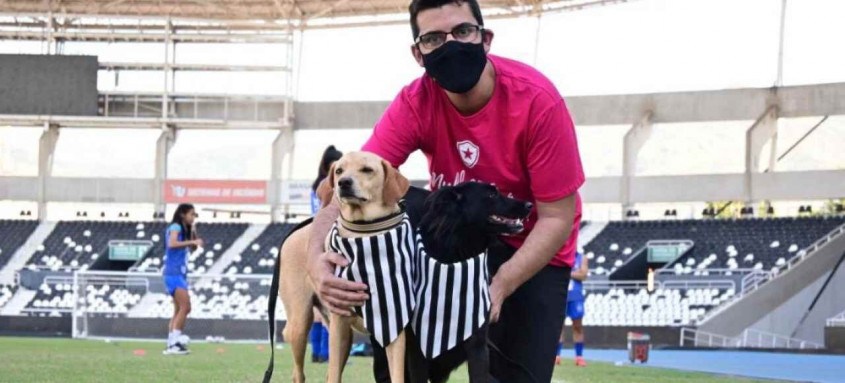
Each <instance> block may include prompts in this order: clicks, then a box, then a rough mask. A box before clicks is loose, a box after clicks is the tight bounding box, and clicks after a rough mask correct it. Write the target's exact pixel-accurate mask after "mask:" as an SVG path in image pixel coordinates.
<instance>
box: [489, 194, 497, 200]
mask: <svg viewBox="0 0 845 383" xmlns="http://www.w3.org/2000/svg"><path fill="white" fill-rule="evenodd" d="M498 196H499V195H498V194H497V193H490V195H488V196H487V198H490V199H495V198H496V197H498Z"/></svg>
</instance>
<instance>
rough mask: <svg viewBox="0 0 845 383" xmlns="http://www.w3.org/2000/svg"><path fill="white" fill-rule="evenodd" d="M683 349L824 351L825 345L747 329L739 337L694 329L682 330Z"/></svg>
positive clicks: (681, 341)
mask: <svg viewBox="0 0 845 383" xmlns="http://www.w3.org/2000/svg"><path fill="white" fill-rule="evenodd" d="M680 346H681V347H709V348H713V347H717V348H765V349H799V350H811V349H823V348H824V345H822V344H820V343H816V342H810V341H807V340H803V339H797V338H790V337H788V336H785V335H780V334H775V333H771V332H767V331H761V330H755V329H746V330H745V331H743V332H742V333H741V334H740V335H739V336H737V337H730V336H725V335H720V334H714V333H711V332H707V331H701V330H696V329H692V328H687V327H685V328H683V329H681V339H680Z"/></svg>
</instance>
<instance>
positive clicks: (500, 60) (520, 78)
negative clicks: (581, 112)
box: [488, 55, 563, 103]
mask: <svg viewBox="0 0 845 383" xmlns="http://www.w3.org/2000/svg"><path fill="white" fill-rule="evenodd" d="M488 57H489V58H490V61H491V62H492V63H493V66H494V67H495V68H496V76H497V77H498V78H499V81H502V82H504V83H506V85H508V88H510V89H511V90H512V91H513V92H517V93H528V94H531V95H534V96H536V98H535V99H536V100H538V101H543V102H548V103H556V102H558V101H560V100H561V99H563V97H562V96H561V95H560V92H558V90H557V87H555V85H554V84H553V83H552V82H551V80H549V79H548V77H546V76H545V75H544V74H543V73H541V72H540V71H539V70H537V69H536V68H534V67H532V66H530V65H528V64H525V63H523V62H521V61H517V60H513V59H509V58H505V57H501V56H495V55H489V56H488Z"/></svg>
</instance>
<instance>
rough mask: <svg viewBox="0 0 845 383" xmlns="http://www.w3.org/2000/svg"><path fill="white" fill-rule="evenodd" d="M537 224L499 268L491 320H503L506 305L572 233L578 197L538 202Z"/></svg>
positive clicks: (491, 290) (495, 279) (495, 280)
mask: <svg viewBox="0 0 845 383" xmlns="http://www.w3.org/2000/svg"><path fill="white" fill-rule="evenodd" d="M537 216H538V219H537V223H536V224H535V225H534V228H533V229H532V230H531V233H530V234H528V237H527V238H526V239H525V243H523V244H522V247H520V248H519V250H517V251H516V254H514V255H513V257H511V259H510V260H508V261H507V262H505V263H504V264H502V266H501V267H499V271H497V272H496V275H495V276H493V281H492V283H491V284H490V298H491V301H492V304H493V305H492V307H491V309H490V319H491V320H492V321H493V322H495V321H497V320H498V319H499V310H500V309H501V307H502V302H504V300H505V299H506V298H507V297H508V296H510V295H511V294H512V293H513V291H514V290H516V289H517V288H518V287H519V286H521V285H522V284H523V283H525V281H527V280H528V279H530V278H531V277H532V276H534V274H536V273H537V272H538V271H540V269H542V268H543V267H545V266H546V265H547V264H549V262H550V261H551V260H552V258H554V256H555V254H556V253H557V251H558V250H560V248H561V247H563V244H564V243H566V240H567V239H568V238H569V234H570V233H571V232H572V223H573V222H574V219H575V194H572V195H570V196H568V197H564V198H562V199H560V200H557V201H554V202H538V203H537Z"/></svg>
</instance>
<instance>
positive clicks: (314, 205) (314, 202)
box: [311, 190, 321, 214]
mask: <svg viewBox="0 0 845 383" xmlns="http://www.w3.org/2000/svg"><path fill="white" fill-rule="evenodd" d="M320 205H321V202H320V199H319V198H317V193H316V192H314V191H313V190H312V191H311V214H317V212H318V211H320Z"/></svg>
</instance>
